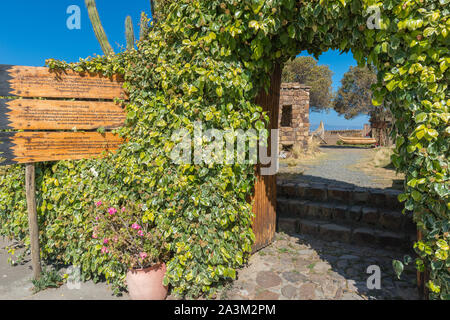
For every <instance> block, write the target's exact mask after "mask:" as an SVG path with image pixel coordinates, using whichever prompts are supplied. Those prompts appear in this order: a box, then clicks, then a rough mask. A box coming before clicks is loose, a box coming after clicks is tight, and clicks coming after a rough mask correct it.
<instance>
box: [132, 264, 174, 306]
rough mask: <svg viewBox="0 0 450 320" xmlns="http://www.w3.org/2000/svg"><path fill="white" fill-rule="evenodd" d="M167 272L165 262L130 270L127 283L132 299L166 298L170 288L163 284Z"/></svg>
mask: <svg viewBox="0 0 450 320" xmlns="http://www.w3.org/2000/svg"><path fill="white" fill-rule="evenodd" d="M165 274H166V265H165V264H164V263H161V264H157V265H154V266H153V267H150V268H146V269H135V270H130V271H128V273H127V285H128V293H129V294H130V298H131V300H165V299H166V297H167V290H168V288H167V286H164V285H163V279H164V276H165Z"/></svg>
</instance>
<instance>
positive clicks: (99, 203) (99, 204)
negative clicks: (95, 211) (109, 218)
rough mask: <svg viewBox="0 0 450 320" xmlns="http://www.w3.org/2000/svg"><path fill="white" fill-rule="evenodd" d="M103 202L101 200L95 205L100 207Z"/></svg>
mask: <svg viewBox="0 0 450 320" xmlns="http://www.w3.org/2000/svg"><path fill="white" fill-rule="evenodd" d="M102 204H103V203H102V202H101V201H99V202H97V203H96V204H95V205H96V206H97V208H98V207H100V206H101V205H102Z"/></svg>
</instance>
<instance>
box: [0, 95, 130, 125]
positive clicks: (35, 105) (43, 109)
mask: <svg viewBox="0 0 450 320" xmlns="http://www.w3.org/2000/svg"><path fill="white" fill-rule="evenodd" d="M125 119H126V115H125V112H124V110H123V108H122V107H121V106H119V105H116V104H115V103H114V102H100V101H63V100H31V99H15V100H1V99H0V130H72V129H77V130H94V129H98V128H100V127H104V128H106V129H114V128H119V127H121V126H123V124H124V122H125Z"/></svg>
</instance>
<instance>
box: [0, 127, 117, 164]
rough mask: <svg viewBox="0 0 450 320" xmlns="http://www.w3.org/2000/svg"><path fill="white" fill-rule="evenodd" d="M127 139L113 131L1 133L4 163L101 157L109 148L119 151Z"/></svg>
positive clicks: (0, 156) (0, 147)
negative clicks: (103, 132)
mask: <svg viewBox="0 0 450 320" xmlns="http://www.w3.org/2000/svg"><path fill="white" fill-rule="evenodd" d="M123 142H124V141H123V139H122V138H120V137H119V136H117V135H114V134H112V133H105V134H101V133H98V132H3V133H0V166H1V165H10V164H17V163H34V162H44V161H59V160H80V159H92V158H101V157H102V156H103V155H104V152H105V151H106V152H107V153H108V152H115V151H116V150H117V149H118V148H119V146H120V145H121V144H122V143H123ZM1 158H4V159H5V160H3V159H1ZM2 160H3V162H1V161H2Z"/></svg>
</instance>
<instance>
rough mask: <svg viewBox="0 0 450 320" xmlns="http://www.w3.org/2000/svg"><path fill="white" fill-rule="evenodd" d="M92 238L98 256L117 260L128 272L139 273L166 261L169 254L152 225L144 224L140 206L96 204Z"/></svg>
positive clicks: (148, 222) (130, 204)
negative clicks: (98, 251)
mask: <svg viewBox="0 0 450 320" xmlns="http://www.w3.org/2000/svg"><path fill="white" fill-rule="evenodd" d="M94 210H95V211H96V212H97V215H96V218H95V222H94V229H93V234H92V238H93V239H97V240H98V242H99V244H100V245H101V246H102V248H101V252H102V253H103V254H105V255H110V256H111V257H113V258H115V259H117V261H119V262H121V263H122V264H124V265H126V266H127V267H128V268H129V269H141V268H147V267H151V266H152V265H155V264H158V263H161V262H164V261H167V258H168V250H167V244H166V243H165V242H164V240H163V237H162V235H161V234H160V233H159V232H158V231H157V229H156V228H155V226H154V224H153V223H152V222H151V221H146V222H145V223H144V222H143V220H144V219H143V216H144V215H145V209H144V208H143V206H142V205H136V204H134V203H131V202H130V203H127V204H126V205H125V206H123V207H120V208H116V207H114V206H111V205H108V204H106V203H103V202H102V201H99V202H97V203H95V207H94Z"/></svg>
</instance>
